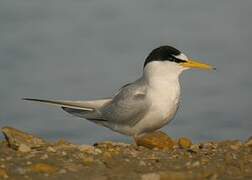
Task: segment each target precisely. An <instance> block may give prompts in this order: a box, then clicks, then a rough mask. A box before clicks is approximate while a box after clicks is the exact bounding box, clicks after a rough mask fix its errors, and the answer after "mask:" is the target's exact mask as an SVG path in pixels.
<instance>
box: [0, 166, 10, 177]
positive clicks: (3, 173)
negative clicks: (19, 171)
mask: <svg viewBox="0 0 252 180" xmlns="http://www.w3.org/2000/svg"><path fill="white" fill-rule="evenodd" d="M1 178H4V179H7V178H8V175H7V172H6V170H5V169H2V168H0V179H1Z"/></svg>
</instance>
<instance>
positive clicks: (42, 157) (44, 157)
mask: <svg viewBox="0 0 252 180" xmlns="http://www.w3.org/2000/svg"><path fill="white" fill-rule="evenodd" d="M40 159H42V160H46V159H48V155H47V154H44V155H43V156H41V158H40Z"/></svg>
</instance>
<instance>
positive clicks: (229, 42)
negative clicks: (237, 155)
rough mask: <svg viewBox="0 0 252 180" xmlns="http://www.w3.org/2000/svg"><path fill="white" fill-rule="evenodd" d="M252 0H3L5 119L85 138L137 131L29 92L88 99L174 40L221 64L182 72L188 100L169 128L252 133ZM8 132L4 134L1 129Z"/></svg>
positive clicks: (0, 107) (1, 106) (0, 54)
mask: <svg viewBox="0 0 252 180" xmlns="http://www.w3.org/2000/svg"><path fill="white" fill-rule="evenodd" d="M251 8H252V1H251V0H241V1H237V0H211V1H201V0H169V1H167V0H155V1H150V0H138V1H134V0H127V1H120V0H119V1H118V0H103V1H101V0H92V1H91V0H72V1H68V0H32V1H31V0H2V1H1V2H0V82H1V85H0V98H1V101H0V112H1V114H0V115H1V116H0V127H3V126H13V127H16V128H20V129H22V130H24V131H27V132H31V133H35V134H38V135H40V136H42V137H44V138H48V139H50V140H57V139H61V138H65V139H67V140H70V141H73V142H76V143H94V142H97V141H102V140H116V141H124V142H130V140H129V138H127V137H125V136H123V135H120V134H117V133H115V132H112V131H110V130H108V129H106V128H103V127H99V126H97V125H95V124H92V123H91V122H88V121H86V120H84V119H79V118H76V117H73V116H71V115H69V114H67V113H64V112H63V111H61V110H60V109H58V108H54V107H50V106H46V105H41V104H34V103H29V102H25V101H22V100H21V98H22V97H36V98H46V99H50V98H52V99H66V100H79V99H83V100H87V99H93V98H100V97H108V96H111V95H113V93H115V92H116V91H117V90H118V88H119V87H120V86H122V85H124V84H125V83H128V82H131V81H133V80H135V79H136V78H138V77H139V76H140V75H141V73H142V66H143V62H144V59H145V57H146V56H147V55H148V53H149V52H150V51H151V50H152V49H153V48H156V47H157V46H160V45H165V44H169V45H173V46H175V47H177V48H178V49H180V50H182V51H183V52H184V53H185V54H187V56H189V57H192V58H195V59H200V60H202V61H203V62H206V63H210V64H214V65H215V66H216V67H217V71H215V72H203V71H197V70H193V71H187V72H185V73H184V74H183V75H182V77H181V84H182V105H181V108H180V110H179V112H178V114H177V115H176V117H175V119H174V120H173V121H172V122H171V123H170V124H169V125H167V126H166V127H164V128H163V130H164V131H165V132H167V133H168V134H169V135H170V136H172V137H174V138H177V137H180V136H187V137H190V138H192V139H193V141H195V142H198V141H203V140H222V139H227V138H228V139H245V138H248V137H249V136H251V135H252V133H251V132H252V131H251V129H252V128H251V127H252V119H251V110H252V109H251V108H252V103H251V100H252V95H251V92H252V79H251V77H252V72H251V67H252V61H251V51H252V48H251V47H252V45H251V42H252V23H251V17H252V11H251ZM1 138H3V137H1Z"/></svg>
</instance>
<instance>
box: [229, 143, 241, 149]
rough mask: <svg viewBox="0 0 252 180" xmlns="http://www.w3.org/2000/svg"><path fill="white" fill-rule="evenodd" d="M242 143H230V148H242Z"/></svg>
mask: <svg viewBox="0 0 252 180" xmlns="http://www.w3.org/2000/svg"><path fill="white" fill-rule="evenodd" d="M241 146H242V143H241V142H240V141H237V142H235V143H234V144H231V145H230V148H231V149H232V150H234V151H237V150H239V149H240V148H241Z"/></svg>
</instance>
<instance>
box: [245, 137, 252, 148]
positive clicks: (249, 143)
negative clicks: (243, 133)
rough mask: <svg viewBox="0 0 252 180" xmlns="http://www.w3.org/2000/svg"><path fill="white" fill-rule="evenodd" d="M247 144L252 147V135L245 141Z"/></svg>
mask: <svg viewBox="0 0 252 180" xmlns="http://www.w3.org/2000/svg"><path fill="white" fill-rule="evenodd" d="M245 146H248V147H252V137H250V138H249V139H248V140H247V141H246V142H245Z"/></svg>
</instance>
